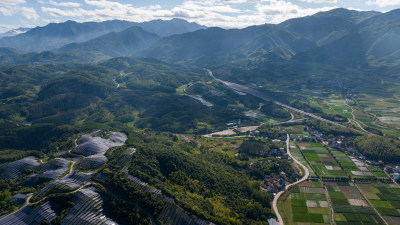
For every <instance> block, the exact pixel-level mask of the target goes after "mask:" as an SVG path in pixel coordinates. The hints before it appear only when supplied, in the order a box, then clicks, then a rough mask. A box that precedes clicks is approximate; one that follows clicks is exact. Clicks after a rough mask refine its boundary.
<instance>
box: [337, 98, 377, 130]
mask: <svg viewBox="0 0 400 225" xmlns="http://www.w3.org/2000/svg"><path fill="white" fill-rule="evenodd" d="M344 104H345V105H347V106H348V107H350V109H351V115H352V116H353V119H350V121H353V122H354V123H356V124H357V126H358V127H359V128H360V129H361V130H362V131H364V132H365V133H367V134H368V135H373V133H371V132H369V131H367V130H365V129H364V127H363V126H361V124H360V123H359V122H358V121H357V119H356V116H355V115H354V109H353V107H351V106H350V105H349V104H347V100H346V101H344Z"/></svg>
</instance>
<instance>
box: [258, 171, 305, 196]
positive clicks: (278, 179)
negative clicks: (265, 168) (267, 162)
mask: <svg viewBox="0 0 400 225" xmlns="http://www.w3.org/2000/svg"><path fill="white" fill-rule="evenodd" d="M297 179H298V176H297V174H296V173H294V172H293V173H292V175H291V176H286V174H285V172H283V171H282V172H280V173H279V175H276V176H269V175H266V176H265V177H264V184H263V185H262V189H264V190H265V191H266V192H268V193H277V192H279V191H282V190H284V189H285V187H286V182H289V183H293V182H295V181H297Z"/></svg>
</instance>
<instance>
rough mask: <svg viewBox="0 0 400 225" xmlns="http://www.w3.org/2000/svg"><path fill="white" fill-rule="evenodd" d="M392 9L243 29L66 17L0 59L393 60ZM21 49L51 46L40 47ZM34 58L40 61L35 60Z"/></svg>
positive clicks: (399, 53) (20, 40) (397, 15)
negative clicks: (64, 20) (85, 20)
mask: <svg viewBox="0 0 400 225" xmlns="http://www.w3.org/2000/svg"><path fill="white" fill-rule="evenodd" d="M399 21H400V10H393V11H390V12H387V13H379V12H359V11H353V10H347V9H342V8H340V9H334V10H332V11H328V12H320V13H317V14H315V15H312V16H308V17H304V18H296V19H291V20H288V21H285V22H283V23H281V24H277V25H273V24H265V25H260V26H251V27H247V28H244V29H230V30H225V29H222V28H208V29H205V27H203V26H200V25H198V24H195V23H188V22H186V21H184V20H178V19H174V20H170V21H162V20H156V21H151V22H146V23H132V22H127V21H106V22H102V23H93V22H90V23H76V22H73V21H67V22H65V23H60V24H49V25H47V26H45V27H37V28H33V29H31V30H29V31H28V32H26V33H23V34H19V35H16V36H13V37H5V38H2V39H0V46H2V47H7V48H14V49H17V50H11V49H2V51H1V52H0V55H1V56H2V58H1V59H0V60H1V61H2V62H3V63H4V62H7V63H16V64H18V63H22V62H24V63H36V64H37V63H39V64H41V63H49V62H66V61H68V60H69V56H71V55H75V56H77V57H78V58H79V57H82V56H83V55H85V57H84V59H82V60H84V61H85V62H97V61H101V60H103V59H107V58H112V57H119V56H139V57H154V58H157V59H161V60H165V61H169V62H175V63H176V62H185V63H189V64H196V65H202V66H204V65H210V64H215V63H219V64H222V63H231V62H238V61H243V60H261V61H287V60H292V61H293V62H299V63H302V62H317V63H329V64H340V65H343V64H344V65H346V64H352V65H354V64H359V65H362V64H365V63H368V64H370V65H397V64H398V63H399V60H400V36H399V33H400V28H399V26H398V24H399ZM21 51H22V52H25V53H28V52H40V51H53V52H52V53H46V54H47V55H48V56H50V55H51V57H49V58H46V54H44V53H43V52H42V53H38V54H39V55H38V54H32V53H30V54H28V55H21V54H20V53H21ZM41 60H42V61H41Z"/></svg>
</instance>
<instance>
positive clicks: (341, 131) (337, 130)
mask: <svg viewBox="0 0 400 225" xmlns="http://www.w3.org/2000/svg"><path fill="white" fill-rule="evenodd" d="M305 124H306V125H307V126H309V127H310V128H312V129H315V130H318V131H320V132H321V133H323V134H325V135H334V136H337V135H343V136H361V135H363V134H362V133H361V132H359V131H357V130H355V129H351V128H348V127H344V126H334V125H332V124H329V123H327V122H324V121H321V120H315V119H309V120H306V121H305Z"/></svg>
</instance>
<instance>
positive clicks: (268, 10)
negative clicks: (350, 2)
mask: <svg viewBox="0 0 400 225" xmlns="http://www.w3.org/2000/svg"><path fill="white" fill-rule="evenodd" d="M334 8H337V7H323V8H302V7H300V6H298V5H295V4H293V3H291V2H287V1H283V0H268V1H267V3H259V4H257V9H258V11H259V12H260V14H262V15H263V16H264V17H265V20H266V21H269V23H281V22H283V21H285V20H288V19H292V18H297V17H303V16H309V15H313V14H315V13H317V12H321V11H329V10H332V9H334Z"/></svg>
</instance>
